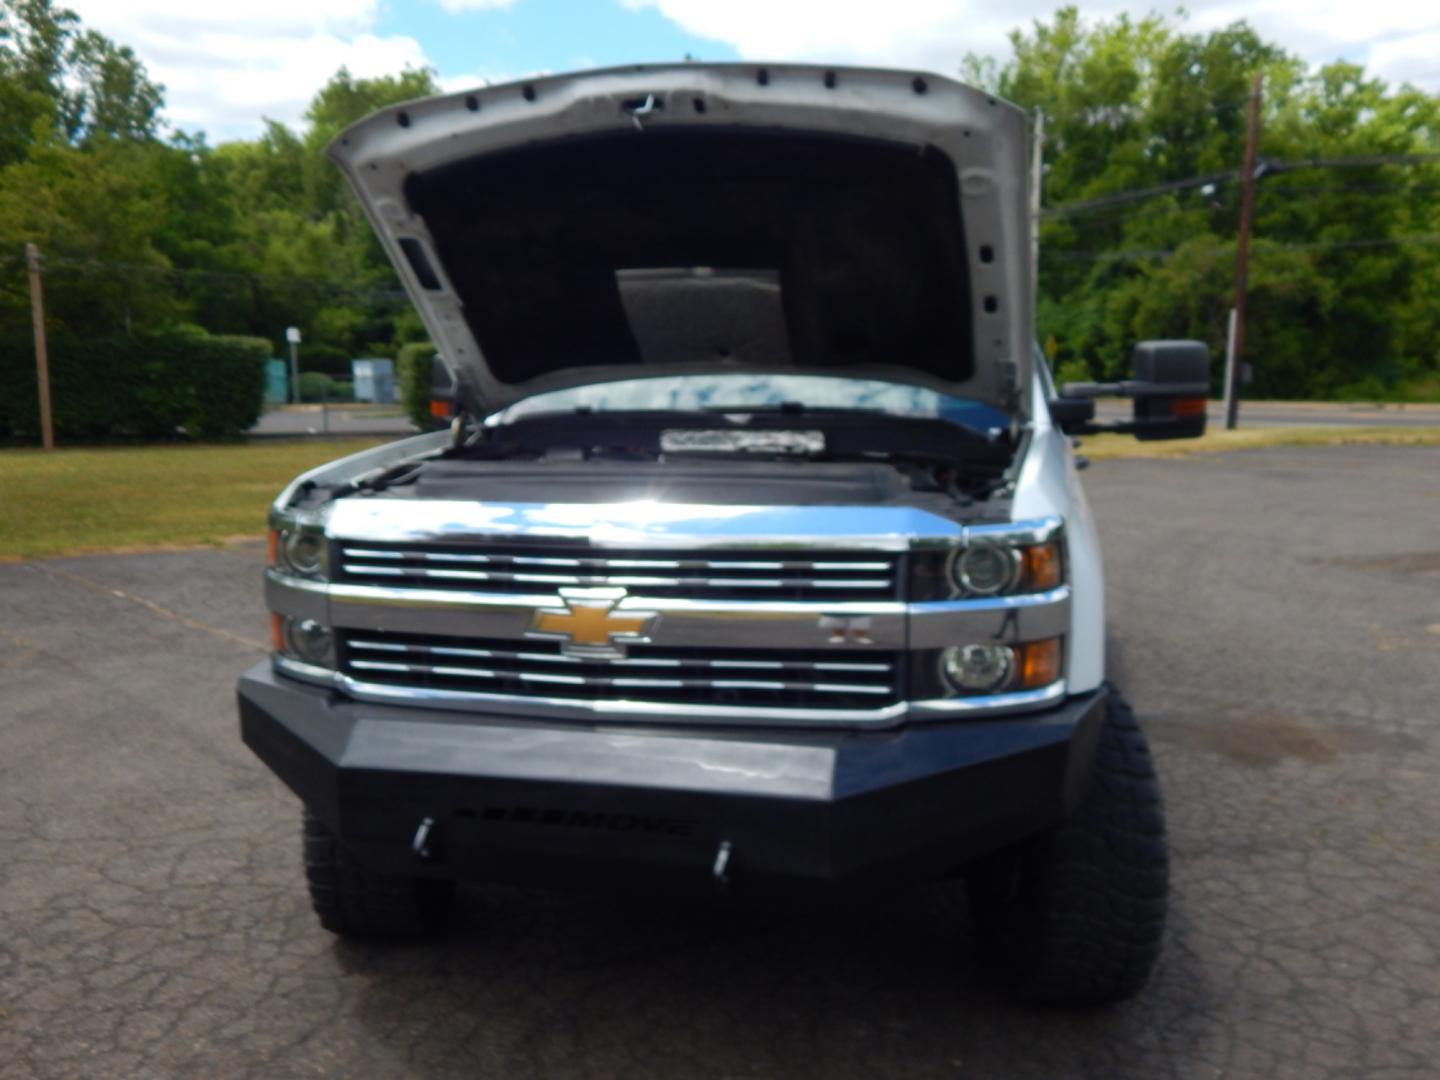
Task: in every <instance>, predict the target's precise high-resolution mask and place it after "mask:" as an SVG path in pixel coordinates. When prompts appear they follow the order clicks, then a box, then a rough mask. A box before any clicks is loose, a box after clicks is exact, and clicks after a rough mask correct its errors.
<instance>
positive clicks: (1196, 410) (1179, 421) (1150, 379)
mask: <svg viewBox="0 0 1440 1080" xmlns="http://www.w3.org/2000/svg"><path fill="white" fill-rule="evenodd" d="M1133 364H1134V368H1135V378H1134V379H1130V380H1127V381H1125V382H1118V383H1066V384H1065V385H1064V386H1063V387H1062V388H1061V390H1060V400H1059V401H1058V402H1057V403H1056V404H1058V405H1059V406H1060V408H1059V409H1058V410H1057V409H1056V408H1055V407H1054V406H1053V405H1052V408H1051V412H1052V415H1056V422H1057V423H1058V424H1059V426H1060V427H1061V428H1062V430H1064V431H1067V432H1070V433H1071V434H1076V435H1090V434H1095V433H1097V432H1102V431H1111V432H1115V433H1117V434H1128V435H1134V436H1135V437H1136V438H1137V439H1140V440H1143V441H1147V442H1148V441H1150V440H1152V439H1194V438H1198V437H1199V436H1201V435H1204V434H1205V402H1206V399H1207V398H1208V397H1209V394H1210V350H1209V349H1208V348H1207V347H1206V346H1205V343H1204V342H1203V341H1142V342H1141V343H1140V344H1139V345H1136V346H1135V353H1134V359H1133ZM1097 397H1128V398H1130V399H1131V401H1132V402H1133V403H1134V406H1133V410H1132V414H1131V419H1130V420H1128V421H1119V422H1117V423H1113V424H1095V423H1090V422H1088V421H1086V420H1082V419H1080V417H1079V415H1078V411H1077V414H1076V421H1075V423H1074V425H1073V427H1072V426H1071V424H1069V423H1067V419H1068V417H1067V416H1066V415H1065V414H1066V412H1067V410H1068V409H1069V407H1070V403H1071V402H1075V403H1077V404H1078V403H1080V402H1084V403H1085V404H1087V405H1091V406H1092V408H1093V404H1092V402H1090V401H1089V399H1091V398H1097ZM1057 414H1058V415H1057Z"/></svg>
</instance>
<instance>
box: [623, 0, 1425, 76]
mask: <svg viewBox="0 0 1440 1080" xmlns="http://www.w3.org/2000/svg"><path fill="white" fill-rule="evenodd" d="M621 3H622V4H623V5H624V6H625V7H627V8H630V9H632V10H636V9H639V8H644V7H653V8H656V9H658V10H659V11H660V12H661V13H662V14H663V15H665V16H666V17H667V18H669V19H671V20H672V21H674V22H675V23H677V24H679V25H680V26H681V27H683V28H684V29H686V30H688V31H690V32H691V33H693V34H697V35H700V36H702V37H707V38H711V39H714V40H718V41H724V42H727V43H729V44H731V45H734V46H735V48H736V49H737V50H739V52H740V54H741V55H742V56H744V57H747V58H750V59H770V60H813V61H822V62H823V61H835V62H839V63H847V62H848V63H860V64H872V65H891V66H897V67H917V68H927V69H930V70H934V71H940V72H952V73H953V72H954V71H955V70H956V68H957V66H958V64H959V62H960V59H961V57H963V56H964V55H965V53H966V52H976V53H980V54H982V55H990V56H996V57H1004V56H1006V55H1008V51H1009V46H1008V43H1007V40H1006V34H1007V33H1008V32H1009V31H1010V30H1012V29H1015V28H1016V27H1020V26H1025V27H1028V26H1029V25H1030V23H1031V20H1033V19H1037V18H1038V19H1049V18H1050V17H1051V16H1052V15H1053V14H1054V11H1055V8H1056V7H1057V6H1058V0H886V2H884V3H879V2H876V0H785V2H776V0H723V2H717V0H621ZM1156 6H1157V7H1160V6H1162V5H1156ZM1185 8H1186V9H1187V10H1188V11H1189V12H1190V19H1189V21H1188V22H1187V23H1186V25H1187V26H1188V27H1189V28H1191V29H1194V30H1197V31H1204V30H1210V29H1213V28H1216V27H1220V26H1224V25H1226V24H1228V23H1231V22H1234V21H1236V20H1239V19H1246V20H1248V21H1249V22H1250V23H1251V25H1253V26H1254V27H1255V28H1256V29H1257V30H1258V31H1259V32H1260V34H1261V35H1262V36H1263V37H1265V38H1266V39H1267V40H1270V41H1274V42H1276V43H1278V44H1280V45H1281V46H1283V47H1284V48H1286V49H1289V50H1291V51H1293V52H1296V53H1299V54H1300V55H1301V56H1303V57H1304V58H1305V59H1306V60H1308V61H1310V62H1311V63H1317V64H1318V63H1325V62H1328V61H1330V60H1335V59H1339V58H1346V59H1351V60H1359V61H1362V62H1365V63H1366V64H1367V67H1368V68H1369V69H1370V70H1371V72H1372V74H1376V75H1379V76H1381V77H1382V78H1386V79H1389V80H1392V81H1397V82H1398V81H1400V80H1403V79H1408V80H1410V81H1412V82H1415V83H1417V84H1419V85H1422V86H1424V87H1425V88H1427V89H1429V90H1440V48H1437V47H1436V41H1437V36H1440V19H1437V16H1436V9H1435V8H1434V6H1433V5H1430V4H1423V3H1417V2H1416V0H1369V2H1368V3H1364V4H1358V3H1355V0H1249V2H1245V3H1239V2H1236V0H1191V2H1189V3H1186V4H1185ZM1149 10H1152V7H1151V5H1149V4H1139V3H1129V4H1125V3H1116V2H1114V0H1101V2H1098V3H1090V4H1087V5H1085V7H1084V15H1085V16H1086V17H1087V18H1091V19H1094V18H1103V17H1109V16H1112V15H1115V14H1118V13H1119V12H1121V11H1129V12H1130V13H1131V15H1132V17H1138V16H1140V15H1143V14H1144V13H1145V12H1147V11H1149Z"/></svg>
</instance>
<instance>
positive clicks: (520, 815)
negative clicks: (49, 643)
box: [239, 663, 1105, 893]
mask: <svg viewBox="0 0 1440 1080" xmlns="http://www.w3.org/2000/svg"><path fill="white" fill-rule="evenodd" d="M239 697H240V726H241V732H242V734H243V737H244V740H245V742H246V744H247V745H248V746H249V747H250V748H251V749H252V750H254V751H255V753H256V754H258V755H259V756H260V758H261V760H263V761H264V762H265V763H266V764H267V765H268V766H270V768H271V769H273V770H274V771H275V772H276V774H278V775H279V777H280V778H281V779H282V780H284V782H285V783H286V784H288V785H289V786H290V787H291V788H292V789H293V790H294V792H295V794H297V795H298V796H299V797H300V798H301V800H303V801H304V803H305V804H306V805H307V806H309V807H310V809H311V810H312V811H313V812H314V813H316V814H318V815H319V816H320V818H321V819H323V820H324V821H325V822H326V823H327V824H328V825H329V826H330V828H331V829H333V830H334V831H335V832H336V833H337V835H338V836H339V837H340V839H341V841H342V842H343V843H344V844H345V845H346V847H348V848H349V849H350V850H351V851H352V852H353V853H354V854H355V856H356V858H358V859H359V860H360V861H361V862H362V863H365V864H367V865H369V866H371V867H372V868H373V869H375V870H381V871H389V872H397V873H406V874H415V875H434V876H442V877H453V878H459V879H471V880H510V881H530V882H542V883H556V884H563V883H566V882H567V881H578V882H581V883H606V882H610V883H617V884H624V883H627V882H637V881H643V882H645V883H646V884H652V883H659V882H660V881H668V882H671V883H674V884H678V885H681V886H685V885H693V886H695V887H700V888H705V889H713V888H715V887H716V885H717V884H720V882H719V880H718V878H719V877H720V876H723V877H724V878H725V879H727V880H726V882H725V887H726V888H727V889H728V890H730V891H733V892H738V893H748V892H752V891H756V892H763V891H766V890H767V888H769V887H773V886H777V885H780V886H786V887H794V886H801V887H803V886H806V885H815V886H824V887H833V886H837V885H853V886H858V887H864V886H867V885H883V884H885V883H892V882H897V881H905V880H913V879H914V878H916V877H934V876H940V875H943V874H945V873H947V872H949V871H952V870H955V869H958V868H959V867H961V866H963V865H964V864H965V863H966V862H968V861H970V860H972V859H974V858H976V857H977V856H979V855H983V854H985V853H986V852H988V851H992V850H995V849H997V848H999V847H1003V846H1004V845H1006V844H1009V843H1011V842H1013V841H1015V840H1018V839H1020V838H1022V837H1024V836H1026V835H1029V834H1031V833H1035V832H1038V831H1040V830H1043V829H1045V828H1048V827H1050V826H1052V825H1054V824H1056V823H1057V822H1058V821H1059V820H1060V819H1061V817H1062V816H1063V815H1064V814H1065V813H1066V812H1068V811H1069V810H1070V809H1072V808H1073V807H1074V805H1075V803H1076V802H1077V800H1078V799H1079V797H1080V796H1081V794H1082V793H1083V791H1084V786H1085V784H1086V783H1087V781H1088V779H1089V776H1090V771H1091V766H1092V763H1093V759H1094V748H1095V742H1096V739H1097V736H1098V734H1099V729H1100V724H1101V722H1102V720H1103V717H1104V711H1105V692H1104V691H1103V690H1102V691H1097V692H1095V693H1091V694H1086V695H1083V696H1078V697H1073V698H1071V699H1069V701H1067V702H1066V703H1064V704H1062V705H1060V706H1058V707H1054V708H1051V709H1048V710H1046V711H1044V712H1040V713H1035V714H1031V715H1025V716H1012V717H1005V718H1000V719H994V720H962V721H955V722H951V723H932V722H926V723H924V724H911V725H908V726H906V727H901V728H898V729H895V730H892V731H866V732H843V731H795V730H792V729H783V730H782V729H765V730H755V729H733V728H732V729H718V728H695V727H689V726H687V727H683V728H665V729H661V728H656V727H651V726H645V727H640V726H633V727H632V726H620V725H614V724H612V725H603V726H602V725H579V724H568V723H566V724H560V723H556V724H546V723H539V722H536V721H533V720H523V721H522V720H511V719H507V718H503V717H490V716H476V715H473V714H463V713H447V712H441V711H434V710H428V709H399V708H393V707H388V706H377V705H367V704H363V703H360V702H356V701H352V700H350V699H348V698H345V697H343V696H341V695H339V694H336V693H333V692H331V691H327V690H324V689H319V688H316V687H312V686H307V685H304V684H302V683H298V682H295V681H293V680H291V679H287V678H284V677H281V676H277V675H275V674H274V673H273V672H272V671H271V669H270V665H269V664H268V663H262V664H260V665H257V666H256V667H255V668H252V669H251V670H250V671H249V672H247V673H246V674H245V675H244V676H243V677H242V678H241V680H240V685H239ZM426 818H429V819H431V821H433V822H434V825H433V827H432V828H431V829H430V830H429V834H428V842H427V844H426V847H427V849H428V859H422V857H421V856H420V855H418V854H417V853H416V852H415V851H414V850H413V847H412V845H413V841H414V839H415V835H416V832H417V829H418V828H419V826H420V824H421V822H422V821H424V820H425V819H426ZM726 844H728V857H727V858H726V859H724V860H722V862H723V863H724V867H723V870H724V873H723V875H717V874H716V873H715V869H716V861H717V855H718V853H719V852H720V850H721V848H722V845H726Z"/></svg>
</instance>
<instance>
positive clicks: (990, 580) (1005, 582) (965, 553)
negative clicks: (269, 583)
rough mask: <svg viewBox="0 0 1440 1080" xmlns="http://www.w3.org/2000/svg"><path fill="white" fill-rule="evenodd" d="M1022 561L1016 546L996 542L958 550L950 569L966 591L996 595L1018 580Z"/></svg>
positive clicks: (978, 594)
mask: <svg viewBox="0 0 1440 1080" xmlns="http://www.w3.org/2000/svg"><path fill="white" fill-rule="evenodd" d="M1021 565H1022V560H1021V558H1020V553H1019V551H1017V550H1016V549H1015V548H1003V547H999V546H998V545H995V544H978V545H976V546H975V547H969V548H965V549H963V550H961V551H959V552H956V555H955V561H954V562H953V563H952V564H951V567H950V573H951V575H952V576H953V577H954V579H955V584H956V585H957V586H959V588H960V590H961V591H962V592H966V593H970V594H972V595H974V596H994V595H995V594H996V593H1002V592H1004V591H1005V590H1006V589H1008V588H1009V587H1010V585H1011V584H1012V583H1013V582H1014V581H1015V577H1016V574H1017V573H1018V572H1019V570H1020V567H1021Z"/></svg>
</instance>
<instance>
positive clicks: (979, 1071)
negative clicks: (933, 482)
mask: <svg viewBox="0 0 1440 1080" xmlns="http://www.w3.org/2000/svg"><path fill="white" fill-rule="evenodd" d="M1085 479H1086V485H1087V488H1088V490H1089V492H1090V495H1091V499H1092V502H1093V503H1094V505H1095V508H1096V511H1097V515H1098V517H1099V519H1100V522H1101V528H1102V532H1103V534H1104V538H1105V543H1106V558H1107V563H1108V571H1109V590H1110V592H1109V602H1110V612H1111V638H1112V643H1111V648H1112V657H1113V664H1112V667H1113V671H1114V675H1115V677H1116V678H1117V680H1118V681H1119V682H1120V683H1121V684H1122V685H1123V686H1124V687H1125V688H1126V689H1127V690H1128V692H1129V694H1130V696H1131V697H1132V699H1133V700H1134V703H1135V705H1136V707H1137V711H1138V713H1139V715H1140V718H1141V721H1142V723H1143V724H1144V725H1145V726H1146V728H1147V730H1148V731H1149V733H1150V736H1151V739H1152V741H1153V744H1154V747H1155V752H1156V757H1157V760H1158V763H1159V768H1160V771H1161V775H1162V780H1163V783H1164V786H1165V791H1166V795H1167V799H1168V805H1169V816H1170V828H1171V836H1172V845H1173V851H1174V860H1175V861H1174V898H1173V906H1172V916H1171V922H1170V927H1169V933H1168V940H1167V943H1166V949H1165V955H1164V959H1163V961H1162V964H1161V966H1160V969H1159V971H1158V973H1157V975H1156V977H1155V979H1154V981H1153V983H1152V985H1151V986H1150V987H1149V989H1148V990H1147V991H1146V992H1145V993H1144V994H1143V995H1142V996H1141V997H1139V998H1138V999H1137V1000H1135V1001H1133V1002H1130V1003H1127V1004H1125V1005H1122V1006H1120V1007H1117V1008H1114V1009H1111V1010H1108V1011H1099V1012H1088V1013H1087V1012H1063V1011H1054V1010H1047V1011H1033V1010H1028V1009H1025V1008H1021V1007H1018V1006H1014V1005H1011V1004H1008V1003H1007V1002H1005V1001H1004V1000H1002V999H1000V998H998V997H996V996H995V995H993V994H992V993H991V992H990V990H989V989H988V988H987V987H986V985H985V984H984V982H983V981H982V980H981V979H980V978H979V976H978V974H977V973H976V971H975V968H974V965H973V963H972V951H973V949H972V938H971V931H970V928H969V925H968V922H967V919H966V916H965V913H964V907H963V904H961V903H959V902H958V899H957V896H956V895H955V891H954V890H953V889H951V888H947V887H935V888H930V889H924V890H917V891H916V893H915V894H914V895H913V896H911V897H906V898H903V899H901V900H898V901H896V902H895V903H893V904H891V905H889V906H887V907H884V908H874V909H865V910H861V911H852V912H843V911H842V912H829V913H824V914H822V915H819V916H816V917H813V918H812V917H802V916H800V915H797V914H794V913H790V914H780V913H776V914H753V913H752V914H744V915H735V914H726V913H724V912H717V911H710V910H698V909H687V908H675V907H670V906H665V905H661V904H658V903H657V904H654V905H647V906H645V907H636V906H633V905H628V906H627V905H625V904H622V903H618V902H615V901H596V900H594V899H593V898H586V897H575V896H567V895H558V894H548V893H540V892H530V891H523V890H514V889H487V890H478V891H475V892H471V893H468V894H466V895H465V897H464V898H463V901H462V904H461V911H460V915H459V919H458V923H457V925H456V927H455V929H454V931H453V932H452V933H451V934H450V935H449V936H448V937H447V938H445V939H443V940H441V941H438V942H435V943H431V944H424V945H419V946H416V945H389V946H378V945H367V946H356V945H349V944H343V943H339V942H337V941H336V940H335V939H333V938H332V937H331V936H330V935H328V934H326V933H325V932H324V931H322V930H321V929H320V928H319V926H318V925H317V924H316V923H315V921H314V919H313V918H312V916H311V914H310V911H309V909H308V907H307V901H306V897H305V892H304V889H303V885H302V879H301V872H300V865H299V851H298V847H299V838H298V829H299V808H298V806H297V804H296V803H295V801H294V799H293V797H292V796H291V795H290V794H289V793H288V791H286V789H284V788H283V787H282V786H281V784H280V783H279V782H278V781H277V780H275V779H273V778H272V777H271V776H270V774H269V773H268V772H267V771H266V770H265V769H263V768H262V767H261V766H260V765H259V763H258V762H257V761H256V760H254V759H253V758H252V757H251V756H250V754H249V753H248V751H246V750H245V749H244V747H243V746H242V745H241V744H240V741H239V738H238V734H237V727H236V719H235V707H234V699H233V683H234V680H235V677H236V676H237V675H238V674H239V673H240V672H241V671H242V670H243V669H244V668H246V667H247V666H249V665H250V664H251V663H252V662H254V661H255V660H256V659H258V658H260V657H261V656H263V655H264V650H265V646H264V644H263V642H264V639H265V614H264V611H263V608H262V604H261V594H260V584H259V570H260V565H261V560H262V553H261V550H260V547H259V546H258V545H243V546H238V547H231V548H226V549H223V550H203V551H181V552H168V553H154V554H147V555H132V556H123V557H122V556H115V557H91V558H76V559H65V560H52V561H47V562H39V563H20V564H9V565H0V1077H4V1078H7V1080H8V1078H20V1077H72V1076H73V1077H93V1076H144V1077H171V1076H193V1075H209V1076H227V1077H251V1076H253V1077H266V1078H278V1077H291V1076H295V1077H299V1076H316V1075H344V1076H347V1077H369V1076H377V1077H379V1076H384V1077H390V1076H410V1077H422V1078H428V1077H443V1076H481V1075H485V1076H547V1077H610V1076H625V1077H630V1076H650V1075H658V1076H687V1077H690V1076H716V1077H749V1076H774V1075H782V1074H783V1075H814V1076H827V1077H830V1076H833V1077H852V1076H855V1077H858V1076H879V1077H900V1076H976V1077H1007V1078H1008V1077H1020V1078H1024V1077H1036V1078H1054V1077H1068V1076H1094V1077H1116V1076H1133V1077H1146V1078H1151V1077H1165V1076H1180V1077H1219V1076H1226V1077H1251V1076H1255V1077H1306V1078H1313V1077H1330V1076H1337V1077H1338V1076H1355V1075H1362V1074H1363V1075H1365V1076H1367V1077H1377V1078H1383V1077H1398V1076H1417V1075H1430V1076H1434V1075H1436V1074H1437V1072H1440V955H1437V953H1440V779H1437V778H1440V738H1437V723H1440V709H1437V706H1436V702H1437V699H1440V532H1437V530H1436V523H1437V520H1440V450H1437V449H1396V448H1384V447H1346V448H1331V449H1305V450H1274V451H1265V452H1252V453H1244V454H1227V455H1213V456H1202V457H1196V458H1191V459H1182V460H1172V461H1163V462H1161V461H1156V462H1145V461H1116V462H1105V463H1101V464H1097V465H1096V466H1095V467H1094V468H1092V469H1091V470H1090V471H1089V472H1087V473H1086V474H1085ZM0 512H3V493H0Z"/></svg>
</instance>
